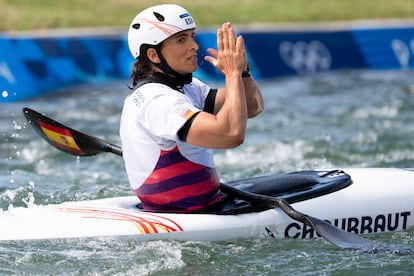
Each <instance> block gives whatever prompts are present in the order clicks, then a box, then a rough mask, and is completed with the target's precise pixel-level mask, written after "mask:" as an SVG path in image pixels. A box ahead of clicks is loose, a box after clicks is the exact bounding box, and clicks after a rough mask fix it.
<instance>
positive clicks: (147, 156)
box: [120, 78, 214, 190]
mask: <svg viewBox="0 0 414 276" xmlns="http://www.w3.org/2000/svg"><path fill="white" fill-rule="evenodd" d="M209 91H210V87H209V86H208V85H206V84H205V83H203V82H201V81H199V80H198V79H196V78H193V80H192V82H191V83H189V84H186V85H184V87H183V93H180V92H179V91H177V90H174V89H172V88H170V87H168V86H167V85H164V84H160V83H147V84H144V85H142V86H140V87H139V88H137V89H136V90H135V91H134V92H133V93H131V94H130V95H129V96H128V97H127V98H126V99H125V101H124V107H123V111H122V117H121V124H120V137H121V142H122V149H123V158H124V161H125V167H126V171H127V174H128V179H129V182H130V184H131V187H132V189H134V190H135V189H137V188H139V187H140V186H141V185H142V183H143V182H144V181H145V179H146V178H147V177H148V176H149V175H150V174H151V172H152V171H153V170H154V167H155V165H156V163H157V161H158V159H159V156H160V151H161V150H165V151H168V150H172V149H173V148H174V147H176V146H178V149H179V151H180V153H181V154H182V155H183V156H184V157H185V158H187V159H188V160H190V161H192V162H194V163H197V164H201V165H204V166H207V167H210V168H214V162H213V153H212V151H211V150H210V149H206V148H200V147H196V146H193V145H190V144H188V143H186V142H183V141H181V140H180V139H179V138H178V136H177V132H178V130H179V129H180V128H181V127H182V126H183V125H184V123H185V122H186V121H187V120H188V119H189V118H191V117H192V116H193V115H194V114H195V113H197V112H199V111H202V110H203V108H204V104H205V99H206V97H207V95H208V93H209Z"/></svg>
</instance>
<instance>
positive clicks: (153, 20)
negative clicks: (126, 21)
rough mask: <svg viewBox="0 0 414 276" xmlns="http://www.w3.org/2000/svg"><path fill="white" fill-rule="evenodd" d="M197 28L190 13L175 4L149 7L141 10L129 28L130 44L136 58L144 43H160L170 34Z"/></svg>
mask: <svg viewBox="0 0 414 276" xmlns="http://www.w3.org/2000/svg"><path fill="white" fill-rule="evenodd" d="M194 28H196V24H195V22H194V20H193V17H192V16H191V15H190V13H189V12H188V11H187V10H185V9H184V8H182V7H180V6H178V5H174V4H164V5H158V6H154V7H150V8H147V9H145V10H143V11H142V12H140V13H139V14H138V15H137V16H136V17H135V18H134V20H132V23H131V25H130V26H129V30H128V46H129V50H130V51H131V54H132V56H133V57H134V58H135V59H136V58H138V57H139V55H140V50H141V46H142V45H145V44H146V45H153V46H155V45H158V44H159V43H161V42H162V41H164V40H165V39H167V38H169V37H170V36H172V35H174V34H176V33H179V32H182V31H185V30H190V29H194Z"/></svg>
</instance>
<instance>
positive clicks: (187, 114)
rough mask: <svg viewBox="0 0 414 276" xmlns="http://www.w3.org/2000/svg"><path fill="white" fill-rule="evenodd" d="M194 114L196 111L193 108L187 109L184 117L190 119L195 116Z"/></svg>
mask: <svg viewBox="0 0 414 276" xmlns="http://www.w3.org/2000/svg"><path fill="white" fill-rule="evenodd" d="M194 114H195V112H194V111H192V110H191V109H187V110H186V111H185V112H184V113H183V117H184V119H186V120H188V119H190V118H191V117H193V116H194Z"/></svg>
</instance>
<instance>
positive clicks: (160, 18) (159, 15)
mask: <svg viewBox="0 0 414 276" xmlns="http://www.w3.org/2000/svg"><path fill="white" fill-rule="evenodd" d="M154 15H155V17H156V18H157V19H158V21H161V22H162V21H164V20H165V18H164V16H162V15H161V14H159V13H158V12H154Z"/></svg>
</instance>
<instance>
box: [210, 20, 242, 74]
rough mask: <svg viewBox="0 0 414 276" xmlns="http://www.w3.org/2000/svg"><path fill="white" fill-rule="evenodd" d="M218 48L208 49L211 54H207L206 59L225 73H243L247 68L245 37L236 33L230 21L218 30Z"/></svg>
mask: <svg viewBox="0 0 414 276" xmlns="http://www.w3.org/2000/svg"><path fill="white" fill-rule="evenodd" d="M217 49H218V50H215V49H212V48H209V49H207V51H208V52H209V53H210V54H211V56H206V57H205V58H204V59H205V60H206V61H208V62H210V63H211V64H212V65H213V66H215V67H216V68H217V69H218V70H220V71H221V72H222V73H223V74H224V75H228V74H232V73H236V74H241V72H242V71H243V70H245V69H246V68H247V55H246V49H245V45H244V39H243V37H242V36H238V37H236V33H235V31H234V29H233V27H232V26H231V24H230V23H229V22H227V23H224V24H223V25H222V27H221V28H220V29H218V30H217Z"/></svg>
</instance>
